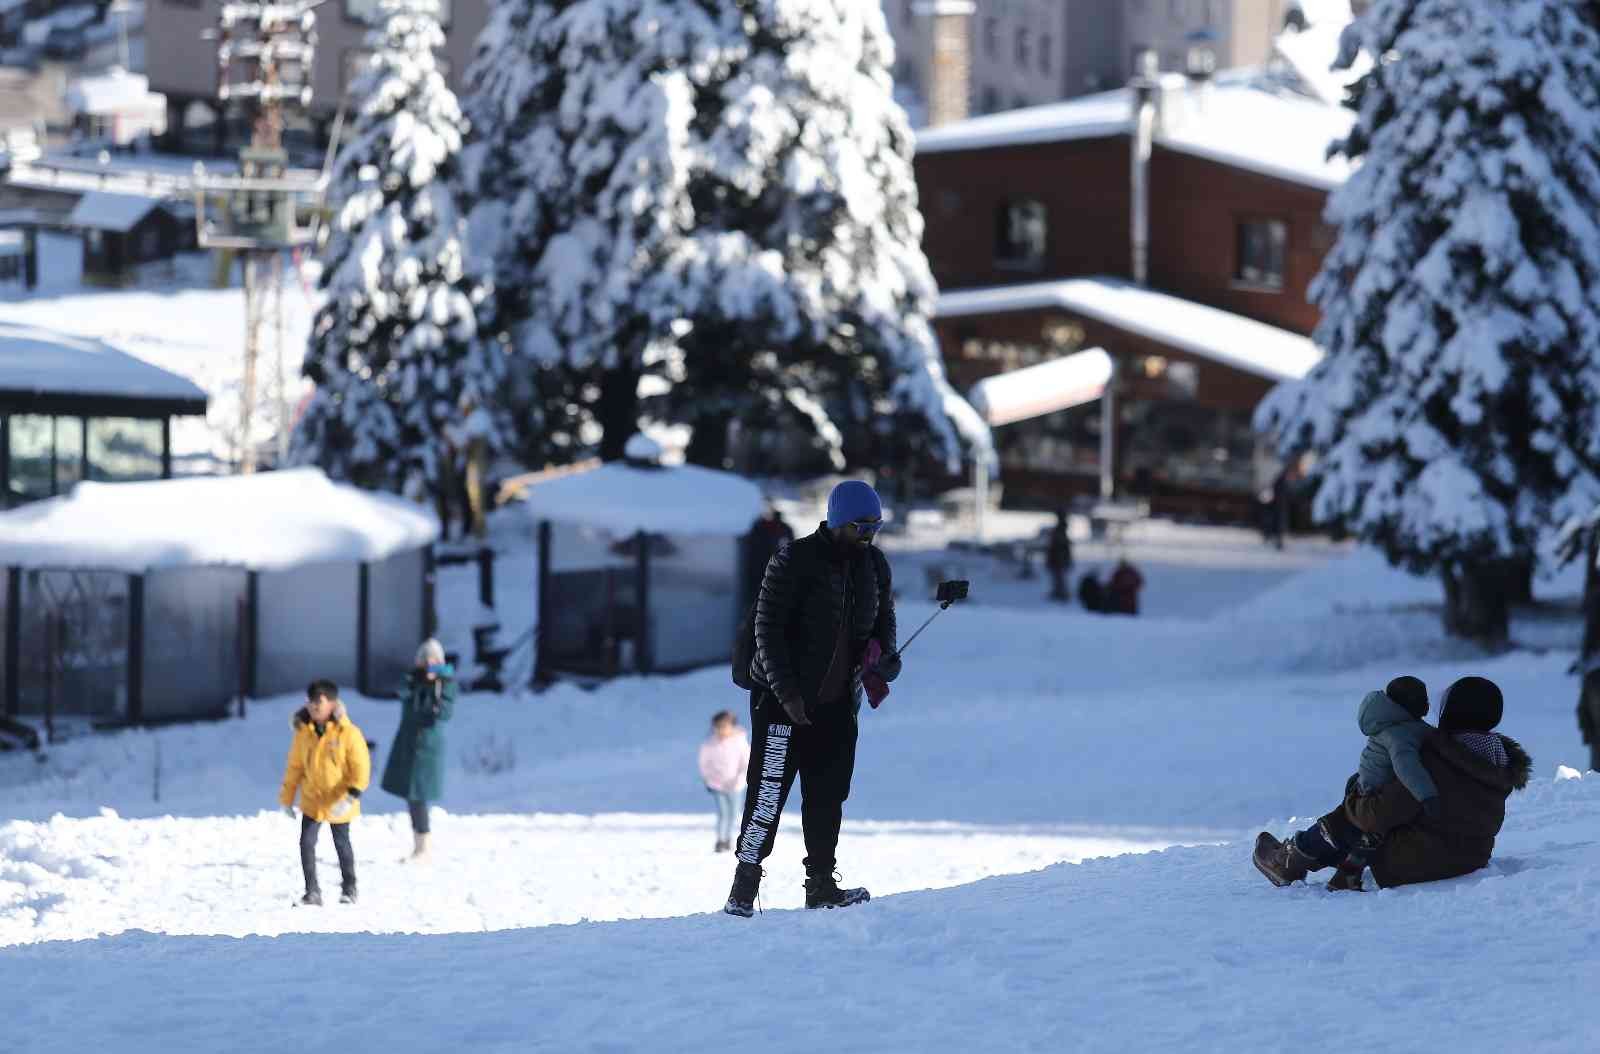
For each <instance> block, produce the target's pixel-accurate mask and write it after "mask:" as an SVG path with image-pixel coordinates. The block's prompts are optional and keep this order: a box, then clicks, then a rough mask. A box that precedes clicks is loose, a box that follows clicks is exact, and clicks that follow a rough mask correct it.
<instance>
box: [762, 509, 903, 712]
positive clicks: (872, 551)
mask: <svg viewBox="0 0 1600 1054" xmlns="http://www.w3.org/2000/svg"><path fill="white" fill-rule="evenodd" d="M847 611H848V617H849V619H850V623H849V632H848V637H847V639H848V651H847V653H846V654H845V655H844V656H842V657H841V659H842V661H844V662H845V663H846V664H847V665H846V666H845V674H846V675H847V676H848V677H849V678H850V681H849V684H850V688H851V694H852V698H853V699H854V701H855V705H856V706H857V707H859V706H860V693H859V689H860V682H859V678H858V677H856V676H855V674H856V670H855V666H856V664H857V663H858V662H859V661H860V658H861V653H862V652H863V651H864V650H865V649H866V646H867V641H868V640H870V639H872V638H877V640H878V643H879V644H880V645H882V646H883V650H884V651H885V652H886V653H887V652H892V651H894V650H895V648H896V646H897V640H896V636H895V633H896V627H895V615H894V594H893V592H892V581H891V579H890V575H889V561H888V560H887V559H885V558H884V555H883V553H882V552H880V551H879V550H878V549H877V548H875V547H873V546H867V547H865V548H864V549H857V550H853V551H852V550H849V549H846V548H844V547H841V546H840V545H838V544H836V543H835V542H834V540H833V538H832V536H831V535H830V534H829V533H828V529H827V525H826V524H823V525H819V526H818V528H817V530H816V531H814V532H813V533H811V534H808V535H806V536H805V537H804V538H800V539H797V540H795V541H793V542H791V543H789V544H788V545H786V546H784V547H783V548H782V549H780V550H778V552H777V553H776V554H775V555H774V556H773V557H772V559H771V560H770V561H768V562H767V570H766V574H764V575H763V576H762V578H761V592H760V594H759V596H758V597H757V598H756V618H755V638H756V655H755V661H754V662H753V663H752V664H751V673H752V675H753V676H754V678H755V680H756V683H757V684H764V685H766V686H767V687H768V688H770V689H771V691H772V693H773V694H774V695H776V696H777V697H778V698H780V699H788V698H793V697H796V696H798V697H799V698H801V699H802V700H804V701H805V704H806V706H807V708H808V709H813V710H814V709H815V708H816V707H817V705H818V699H817V694H818V692H819V691H820V690H821V688H822V682H823V679H824V678H825V677H826V676H827V673H828V667H829V664H830V663H831V662H832V660H833V654H834V649H835V647H836V645H837V644H838V642H839V626H840V620H841V619H844V618H845V617H846V613H847Z"/></svg>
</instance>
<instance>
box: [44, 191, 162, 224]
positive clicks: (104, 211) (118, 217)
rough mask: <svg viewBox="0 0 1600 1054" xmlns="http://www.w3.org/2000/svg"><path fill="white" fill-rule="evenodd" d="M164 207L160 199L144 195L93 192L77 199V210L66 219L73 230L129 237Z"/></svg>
mask: <svg viewBox="0 0 1600 1054" xmlns="http://www.w3.org/2000/svg"><path fill="white" fill-rule="evenodd" d="M160 204H161V200H160V199H159V198H151V197H146V196H144V195H143V194H118V193H116V192H114V191H109V190H91V191H89V192H88V193H87V194H85V195H84V196H83V197H81V198H79V199H78V204H77V207H75V208H74V209H73V210H72V215H71V216H68V217H67V223H68V224H69V225H70V226H73V227H86V228H89V229H91V230H97V231H115V232H116V233H118V234H126V233H128V232H129V231H131V230H133V228H134V226H135V225H136V224H137V223H138V222H139V221H140V220H142V219H144V218H145V217H146V216H148V215H149V214H150V210H151V209H154V208H155V207H156V206H158V205H160Z"/></svg>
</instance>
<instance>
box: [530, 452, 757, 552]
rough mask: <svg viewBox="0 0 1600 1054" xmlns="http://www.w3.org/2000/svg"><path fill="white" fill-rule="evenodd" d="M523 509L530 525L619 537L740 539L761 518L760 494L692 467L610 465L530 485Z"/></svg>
mask: <svg viewBox="0 0 1600 1054" xmlns="http://www.w3.org/2000/svg"><path fill="white" fill-rule="evenodd" d="M526 494H527V497H526V499H525V500H524V503H523V508H525V509H526V511H527V515H528V516H529V517H531V518H532V519H534V520H554V521H557V522H560V523H572V524H582V525H585V526H589V527H598V528H601V529H603V530H608V531H612V532H615V533H618V534H632V533H634V532H635V531H652V532H655V533H660V534H743V533H745V532H746V531H748V530H749V529H750V525H751V524H752V523H754V522H755V520H756V518H757V517H758V516H760V515H761V488H760V487H758V486H757V485H756V484H754V483H752V482H750V481H749V480H748V479H745V478H744V477H743V476H736V475H734V474H733V473H731V472H718V471H716V470H714V469H708V468H700V467H699V466H697V465H668V466H664V467H661V468H639V467H635V466H633V465H628V464H625V463H623V462H615V461H614V462H611V463H610V464H605V465H601V466H599V467H598V468H594V469H591V470H589V471H587V472H576V473H573V474H571V475H566V476H558V477H557V478H555V479H549V480H544V481H541V482H538V483H534V484H531V485H530V486H529V487H528V488H527V492H526Z"/></svg>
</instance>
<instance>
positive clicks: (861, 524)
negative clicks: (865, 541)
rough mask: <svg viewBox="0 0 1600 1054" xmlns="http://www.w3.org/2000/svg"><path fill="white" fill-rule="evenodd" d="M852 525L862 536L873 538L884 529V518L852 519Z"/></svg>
mask: <svg viewBox="0 0 1600 1054" xmlns="http://www.w3.org/2000/svg"><path fill="white" fill-rule="evenodd" d="M850 526H851V527H854V528H855V529H856V534H858V535H860V536H861V537H862V538H871V537H872V536H873V535H875V534H877V533H878V532H879V531H881V530H883V521H882V520H851V521H850Z"/></svg>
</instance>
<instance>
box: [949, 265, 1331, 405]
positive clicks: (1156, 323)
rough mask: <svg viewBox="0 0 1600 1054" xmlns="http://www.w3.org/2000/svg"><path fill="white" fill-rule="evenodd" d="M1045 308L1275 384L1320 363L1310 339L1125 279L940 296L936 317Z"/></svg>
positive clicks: (1071, 281) (1076, 280) (1040, 284)
mask: <svg viewBox="0 0 1600 1054" xmlns="http://www.w3.org/2000/svg"><path fill="white" fill-rule="evenodd" d="M1041 308H1060V309H1061V310H1063V311H1070V312H1072V313H1073V314H1077V315H1082V316H1083V317H1085V318H1092V319H1094V320H1096V321H1099V322H1104V323H1106V324H1108V325H1112V326H1116V327H1117V328H1118V329H1121V330H1124V331H1126V332H1128V333H1136V334H1138V335H1139V336H1141V337H1148V338H1149V339H1151V340H1157V341H1160V342H1161V343H1163V344H1165V345H1167V346H1168V347H1170V348H1176V349H1178V350H1180V351H1187V352H1189V353H1190V354H1193V355H1198V356H1200V357H1202V358H1206V359H1210V360H1212V361H1213V362H1219V363H1222V364H1223V365H1226V366H1232V367H1234V368H1235V369H1239V370H1244V371H1245V372H1246V373H1253V374H1256V375H1257V376H1260V377H1266V378H1268V379H1269V380H1274V381H1287V380H1298V379H1300V378H1301V377H1304V376H1305V375H1306V374H1307V373H1308V372H1310V370H1311V367H1312V366H1314V365H1315V364H1316V363H1317V361H1318V360H1319V359H1321V358H1322V353H1321V352H1320V351H1318V350H1317V347H1316V345H1315V344H1313V343H1312V342H1311V339H1310V338H1309V337H1302V336H1301V335H1300V334H1298V333H1291V332H1289V331H1288V330H1284V329H1279V328H1278V327H1276V326H1269V325H1267V324H1266V323H1264V322H1257V321H1256V320H1255V319H1251V318H1245V317H1244V316H1243V315H1235V314H1232V313H1231V312H1228V311H1222V310H1220V309H1218V308H1214V307H1207V306H1206V305H1205V304H1197V303H1195V302H1194V301H1192V300H1184V299H1182V298H1180V297H1175V296H1171V295H1170V294H1167V293H1158V292H1156V291H1155V290H1153V289H1146V288H1144V287H1143V286H1137V285H1134V284H1133V283H1132V282H1127V281H1124V280H1122V279H1120V278H1069V279H1065V280H1063V281H1056V282H1031V283H1029V284H1027V285H1009V286H998V287H996V288H992V289H966V290H956V291H954V292H948V293H940V294H939V302H938V307H937V309H936V312H935V317H937V318H941V319H945V318H960V317H962V316H964V315H991V314H1001V313H1004V312H1007V311H1029V310H1039V309H1041Z"/></svg>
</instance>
